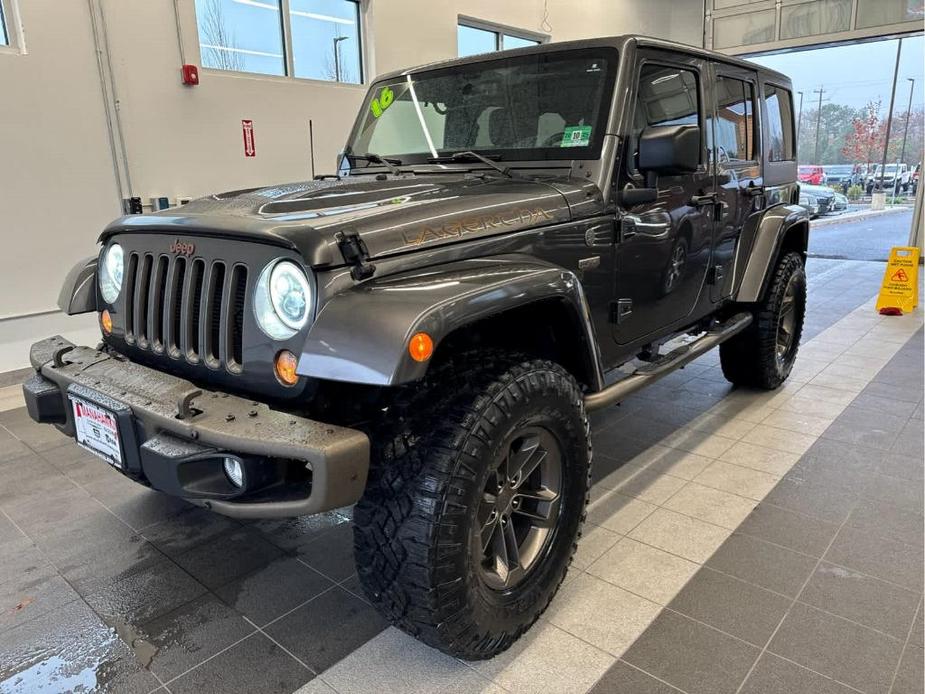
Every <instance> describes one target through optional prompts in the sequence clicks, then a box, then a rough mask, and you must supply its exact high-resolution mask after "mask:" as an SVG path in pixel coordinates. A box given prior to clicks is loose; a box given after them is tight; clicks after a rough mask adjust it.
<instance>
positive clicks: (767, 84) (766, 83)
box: [761, 80, 797, 164]
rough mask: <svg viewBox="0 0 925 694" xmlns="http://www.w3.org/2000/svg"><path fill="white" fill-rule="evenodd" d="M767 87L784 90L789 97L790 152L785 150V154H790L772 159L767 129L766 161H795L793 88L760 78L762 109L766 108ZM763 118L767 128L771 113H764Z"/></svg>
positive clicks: (769, 134)
mask: <svg viewBox="0 0 925 694" xmlns="http://www.w3.org/2000/svg"><path fill="white" fill-rule="evenodd" d="M768 87H771V88H772V89H774V90H776V91H778V92H784V93H785V94H786V95H787V98H788V99H789V102H790V123H789V125H790V145H791V146H790V152H785V154H789V155H790V156H785V157H784V158H782V159H772V158H771V151H770V145H771V131H770V130H768V137H767V140H768V142H767V146H768V151H767V152H765V154H766V155H767V161H768V163H770V164H780V163H782V162H791V161H792V162H796V160H797V127H796V120H795V115H794V110H795V109H794V107H793V106H794V102H793V89H788V88H787V87H785V86H783V85H781V84H777V83H776V82H774V81H773V80H762V81H761V107H762V108H763V109H767V108H768V97H767V93H766V89H767V88H768ZM763 120H764V122H765V123H767V124H768V128H770V127H771V114H770V113H768V114H766V115H764V117H763ZM781 124H782V125H783V119H781Z"/></svg>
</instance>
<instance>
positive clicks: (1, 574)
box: [0, 537, 57, 586]
mask: <svg viewBox="0 0 925 694" xmlns="http://www.w3.org/2000/svg"><path fill="white" fill-rule="evenodd" d="M0 556H2V558H3V561H0V586H3V585H6V584H7V583H19V582H22V581H31V580H35V578H37V577H38V576H40V575H45V576H47V575H49V574H53V573H57V571H55V568H54V567H53V566H52V565H51V564H50V563H49V561H48V558H47V557H46V556H45V555H44V554H42V551H41V550H40V549H39V548H38V547H36V546H35V544H34V543H33V542H32V540H30V539H28V538H25V537H24V538H22V539H19V540H11V541H9V542H5V543H4V544H3V545H2V546H0Z"/></svg>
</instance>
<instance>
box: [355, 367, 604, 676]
mask: <svg viewBox="0 0 925 694" xmlns="http://www.w3.org/2000/svg"><path fill="white" fill-rule="evenodd" d="M431 371H435V373H434V374H432V375H430V376H429V377H428V378H427V379H426V380H425V382H424V383H423V384H421V386H420V387H418V388H416V389H413V390H411V391H410V392H409V393H408V394H407V395H406V397H404V398H402V399H401V400H400V401H399V402H397V403H396V404H395V405H394V406H393V407H391V408H390V410H389V413H388V416H387V417H386V423H385V428H386V429H388V431H384V432H382V433H381V434H379V435H377V434H375V433H374V434H373V437H372V438H373V455H372V463H371V469H370V475H369V480H368V482H367V488H366V491H365V493H364V496H363V498H362V499H361V500H360V501H359V502H358V503H357V505H356V507H355V509H354V514H353V521H354V550H355V556H356V562H357V573H358V576H359V579H360V583H361V584H362V586H363V589H364V591H365V593H366V595H367V597H368V599H369V600H370V602H371V603H372V604H373V605H374V606H375V607H376V608H377V609H378V610H379V612H380V613H381V614H382V615H384V616H385V617H386V619H388V620H389V621H390V622H391V623H392V624H394V625H395V626H397V627H398V628H400V629H402V630H403V631H405V632H407V633H408V634H411V635H412V636H414V637H416V638H418V639H420V640H421V641H423V642H424V643H426V644H428V645H430V646H433V647H434V648H437V649H439V650H441V651H443V652H444V653H448V654H450V655H453V656H456V657H460V658H464V659H469V660H478V659H484V658H490V657H492V656H494V655H496V654H498V653H500V652H501V651H503V650H505V649H506V648H508V647H509V646H510V645H511V644H512V643H514V641H516V640H517V639H518V638H519V637H520V635H521V634H523V633H524V632H525V631H526V630H527V629H529V628H530V626H531V625H532V624H533V623H534V622H535V621H536V620H537V619H538V618H539V616H540V614H541V613H542V612H543V610H544V609H546V606H547V605H548V604H549V602H550V601H551V600H552V598H553V596H554V595H555V593H556V591H557V590H558V588H559V586H560V584H561V583H562V581H563V579H564V578H565V574H566V571H567V569H568V566H569V564H570V563H571V559H572V555H573V553H574V551H575V548H576V547H577V541H578V538H579V536H580V534H581V525H582V523H583V522H584V519H585V516H586V507H587V502H588V489H589V486H590V470H591V445H590V434H589V424H588V417H587V414H586V413H585V410H584V404H583V399H582V394H581V390H580V389H579V386H578V384H577V383H576V382H575V379H574V378H572V376H571V375H569V374H568V372H566V371H565V370H564V369H563V368H562V367H561V366H559V365H558V364H555V363H552V362H549V361H544V360H535V359H529V358H525V357H512V356H507V355H498V354H494V355H487V356H486V355H485V354H480V355H466V356H465V357H462V358H458V359H455V360H453V361H451V362H449V363H447V364H445V365H444V366H443V367H442V368H436V367H432V369H431ZM524 426H532V427H537V426H539V427H542V428H544V430H548V431H549V432H551V433H552V434H553V435H554V437H555V438H556V440H557V441H558V443H559V444H560V447H561V460H562V465H561V471H562V473H561V479H562V485H561V489H560V493H561V508H560V512H559V516H558V521H557V523H556V525H555V527H554V530H553V531H552V532H551V533H550V535H549V538H550V539H549V540H548V542H547V543H546V544H545V545H544V547H545V548H546V549H545V551H544V552H543V553H541V554H540V555H539V556H540V557H541V558H540V559H538V560H537V563H536V564H535V565H534V567H533V568H532V569H531V570H530V571H529V572H527V574H526V575H525V576H524V577H523V578H522V579H521V582H520V583H519V584H517V585H516V586H514V587H513V588H511V589H510V590H508V591H499V590H494V589H492V588H491V587H489V586H488V585H487V584H486V582H485V581H484V580H483V577H482V574H481V573H480V570H479V561H478V556H477V552H476V551H474V549H473V541H474V535H472V534H471V533H473V527H474V526H473V524H474V523H475V522H476V520H475V519H476V513H477V511H478V507H479V503H480V502H481V500H482V499H483V493H484V489H485V484H486V482H487V481H488V480H489V475H490V474H492V473H491V471H490V467H491V461H492V460H493V459H494V458H495V457H496V456H497V455H498V452H499V450H500V447H501V446H502V443H503V442H505V441H507V440H508V437H509V436H510V435H511V434H512V432H514V431H519V429H518V427H521V428H522V427H524Z"/></svg>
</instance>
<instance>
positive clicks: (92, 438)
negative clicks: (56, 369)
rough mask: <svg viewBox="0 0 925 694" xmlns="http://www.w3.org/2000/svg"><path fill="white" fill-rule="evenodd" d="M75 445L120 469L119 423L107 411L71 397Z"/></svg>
mask: <svg viewBox="0 0 925 694" xmlns="http://www.w3.org/2000/svg"><path fill="white" fill-rule="evenodd" d="M71 405H72V406H73V408H74V430H75V432H76V435H77V443H78V444H79V445H81V446H83V447H84V448H86V449H87V450H88V451H90V452H91V453H95V454H96V455H98V456H99V457H100V458H102V459H103V460H105V461H106V462H107V463H109V464H110V465H112V466H113V467H117V468H119V469H120V470H121V469H122V446H121V445H120V443H119V423H118V422H117V421H116V416H115V415H114V414H113V413H112V412H110V411H109V410H107V409H105V408H103V407H100V406H99V405H94V404H93V403H91V402H87V401H86V400H82V399H80V398H75V397H71Z"/></svg>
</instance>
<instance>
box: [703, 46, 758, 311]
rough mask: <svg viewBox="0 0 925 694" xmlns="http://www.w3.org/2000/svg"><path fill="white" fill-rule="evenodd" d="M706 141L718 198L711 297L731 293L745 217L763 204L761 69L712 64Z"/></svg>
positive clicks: (719, 296)
mask: <svg viewBox="0 0 925 694" xmlns="http://www.w3.org/2000/svg"><path fill="white" fill-rule="evenodd" d="M711 67H712V70H713V80H712V88H711V90H710V91H711V99H710V102H711V104H710V109H711V113H710V115H709V116H708V119H707V120H708V125H707V142H708V152H709V156H710V164H711V166H712V167H713V168H714V170H715V172H716V192H717V197H718V205H717V218H716V225H715V229H714V242H713V266H712V268H711V271H710V272H711V278H710V279H711V285H710V297H711V299H712V300H713V301H720V300H721V299H723V298H724V297H726V296H728V295H729V294H730V292H731V291H732V285H733V275H734V274H735V273H734V269H735V268H734V266H733V265H734V262H735V257H736V245H737V244H738V242H739V238H740V237H741V235H742V227H743V225H744V224H745V220H746V219H747V218H748V217H749V216H750V215H751V214H753V213H754V212H756V211H758V210H760V209H761V208H762V207H764V188H763V187H762V183H763V181H762V177H761V165H760V162H759V156H758V152H760V151H761V150H760V148H759V146H758V128H757V127H756V123H757V121H756V119H755V113H756V112H757V110H756V106H757V104H756V101H755V94H756V93H757V82H758V76H757V73H755V72H752V71H751V70H745V69H743V68H738V67H734V66H730V65H725V64H722V63H713V65H712V66H711Z"/></svg>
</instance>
